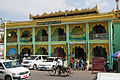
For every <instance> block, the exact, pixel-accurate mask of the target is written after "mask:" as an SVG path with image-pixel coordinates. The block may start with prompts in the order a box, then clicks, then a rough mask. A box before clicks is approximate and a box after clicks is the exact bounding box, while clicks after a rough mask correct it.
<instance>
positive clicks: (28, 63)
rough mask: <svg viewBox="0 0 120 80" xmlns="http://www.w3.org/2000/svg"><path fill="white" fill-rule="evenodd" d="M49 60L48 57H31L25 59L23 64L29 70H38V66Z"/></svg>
mask: <svg viewBox="0 0 120 80" xmlns="http://www.w3.org/2000/svg"><path fill="white" fill-rule="evenodd" d="M47 58H48V55H31V56H30V58H29V59H25V60H23V62H22V66H23V67H27V68H29V69H34V70H35V69H37V68H38V65H39V64H40V63H41V62H43V61H46V60H47Z"/></svg>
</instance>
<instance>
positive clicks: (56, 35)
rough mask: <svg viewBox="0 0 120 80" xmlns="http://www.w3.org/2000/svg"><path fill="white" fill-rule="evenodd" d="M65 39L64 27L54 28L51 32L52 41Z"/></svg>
mask: <svg viewBox="0 0 120 80" xmlns="http://www.w3.org/2000/svg"><path fill="white" fill-rule="evenodd" d="M65 40H66V33H65V32H64V29H62V28H61V27H60V28H56V29H55V30H54V32H53V34H52V41H65Z"/></svg>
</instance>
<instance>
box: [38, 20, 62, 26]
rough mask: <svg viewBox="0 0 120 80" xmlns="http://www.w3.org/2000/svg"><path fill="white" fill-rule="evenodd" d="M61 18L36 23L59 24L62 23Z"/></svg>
mask: <svg viewBox="0 0 120 80" xmlns="http://www.w3.org/2000/svg"><path fill="white" fill-rule="evenodd" d="M61 22H62V21H61V20H57V21H47V22H37V23H36V25H48V24H59V23H61Z"/></svg>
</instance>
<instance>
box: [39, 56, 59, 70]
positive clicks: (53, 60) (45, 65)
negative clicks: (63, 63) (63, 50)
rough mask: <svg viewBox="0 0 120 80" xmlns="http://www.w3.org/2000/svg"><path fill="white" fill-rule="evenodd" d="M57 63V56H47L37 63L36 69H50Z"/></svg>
mask: <svg viewBox="0 0 120 80" xmlns="http://www.w3.org/2000/svg"><path fill="white" fill-rule="evenodd" d="M56 64H57V57H48V59H47V61H43V62H41V63H40V64H39V66H38V70H50V69H51V68H52V67H53V66H56Z"/></svg>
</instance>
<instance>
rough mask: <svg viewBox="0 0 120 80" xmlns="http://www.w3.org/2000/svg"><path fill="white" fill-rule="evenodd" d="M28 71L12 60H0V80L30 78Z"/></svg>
mask: <svg viewBox="0 0 120 80" xmlns="http://www.w3.org/2000/svg"><path fill="white" fill-rule="evenodd" d="M30 74H31V73H30V70H29V69H27V68H24V67H21V66H20V64H18V63H17V62H16V61H13V60H0V80H16V79H17V80H22V79H28V78H29V77H30Z"/></svg>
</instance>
